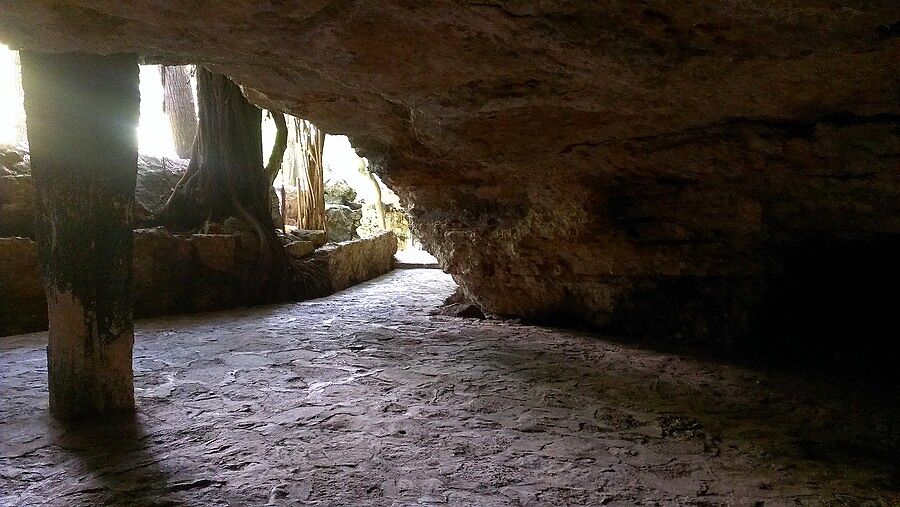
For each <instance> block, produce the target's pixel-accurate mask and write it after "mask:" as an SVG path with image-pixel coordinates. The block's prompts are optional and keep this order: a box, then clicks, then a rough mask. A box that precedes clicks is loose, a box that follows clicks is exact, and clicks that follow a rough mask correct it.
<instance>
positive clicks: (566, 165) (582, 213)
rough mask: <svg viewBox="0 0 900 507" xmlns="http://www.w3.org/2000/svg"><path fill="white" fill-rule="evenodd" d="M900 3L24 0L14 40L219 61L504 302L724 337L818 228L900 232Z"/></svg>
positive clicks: (494, 300) (459, 271)
mask: <svg viewBox="0 0 900 507" xmlns="http://www.w3.org/2000/svg"><path fill="white" fill-rule="evenodd" d="M898 20H900V11H898V8H897V4H896V1H893V0H875V1H865V2H863V1H860V0H851V1H849V2H840V3H835V2H825V1H821V0H812V1H809V2H804V3H803V4H802V5H800V4H797V3H785V2H776V1H772V0H749V1H746V2H740V3H734V2H703V1H700V0H678V1H674V2H672V1H668V2H665V1H662V0H651V1H647V2H594V1H587V0H584V1H578V0H570V1H562V0H559V1H552V0H551V1H547V2H529V1H506V0H500V1H491V2H466V3H459V2H427V3H423V2H385V1H376V0H364V1H358V2H345V1H328V0H316V1H310V2H302V3H288V4H281V3H273V2H243V1H236V0H223V1H219V2H206V3H198V2H193V1H187V0H180V1H172V0H166V1H162V0H142V1H137V0H117V1H109V0H80V1H76V0H63V1H56V0H54V1H50V0H8V1H6V2H4V3H3V9H2V11H0V40H2V41H4V42H7V43H10V44H12V45H13V46H15V47H25V48H32V49H40V50H47V51H63V50H65V51H74V50H77V51H86V52H102V53H107V52H112V51H136V52H139V53H142V54H143V55H145V57H146V59H147V60H148V61H159V62H165V63H185V62H196V63H201V64H206V65H208V66H211V67H212V68H214V69H215V70H217V71H221V72H224V73H226V74H228V75H230V76H232V77H233V78H234V79H235V80H237V81H238V82H240V83H241V84H243V85H245V86H247V87H249V88H252V89H255V90H257V91H259V92H260V93H261V94H262V95H261V96H262V97H264V99H265V100H266V101H267V103H268V104H273V105H275V106H277V107H280V108H281V109H283V110H285V111H286V112H289V113H291V114H294V115H296V116H300V117H303V118H308V119H310V120H312V121H313V122H315V123H316V124H317V125H319V126H321V127H322V128H324V129H325V130H326V131H328V132H330V133H343V134H348V135H349V136H350V137H351V139H352V140H353V142H354V145H355V146H357V147H358V148H359V150H360V152H361V154H362V155H365V156H367V157H368V158H369V161H370V164H371V165H372V167H374V168H375V169H376V170H377V172H378V173H379V175H380V176H382V177H383V178H384V180H385V181H386V182H387V183H388V184H389V185H391V186H392V188H394V189H396V190H397V191H398V193H399V194H400V195H401V197H402V198H403V199H404V203H405V204H406V205H407V207H408V208H409V209H410V212H411V214H412V217H413V219H414V222H415V226H416V228H417V232H418V235H419V236H420V237H421V238H422V241H423V243H424V244H425V245H426V246H427V247H428V248H429V249H430V250H431V251H432V252H433V253H434V254H435V255H436V256H437V257H438V258H439V259H440V261H441V263H442V265H443V267H444V268H445V269H447V270H448V271H449V272H450V273H451V274H452V275H453V276H454V278H455V279H456V281H457V282H458V283H459V284H460V285H461V286H462V290H463V292H464V294H465V296H466V297H467V298H469V299H471V300H472V301H474V302H475V303H476V304H477V305H478V306H479V307H480V308H481V309H483V310H484V311H485V312H486V313H488V314H491V315H501V316H502V315H518V316H525V317H543V318H558V317H565V318H567V319H569V318H577V319H581V320H585V321H587V322H590V323H593V324H598V325H606V326H614V327H619V328H622V329H625V330H629V331H634V332H647V331H649V332H652V333H673V334H674V333H682V334H684V333H688V334H693V335H707V336H716V337H720V336H730V335H734V334H741V333H742V332H744V331H745V330H746V329H747V327H748V323H749V322H750V321H751V320H752V319H753V318H754V317H753V314H754V311H755V309H756V308H757V307H758V305H759V304H761V302H762V301H764V300H766V299H767V298H768V293H769V292H770V291H771V290H772V287H773V285H772V283H771V281H772V278H773V277H776V278H777V277H779V276H782V274H783V273H784V271H785V268H784V265H785V259H786V258H787V257H790V256H792V255H793V252H796V251H798V249H801V250H802V248H803V245H804V244H805V243H806V242H808V241H820V240H824V241H834V242H856V243H868V242H874V243H879V242H883V241H896V238H897V237H898V234H900V171H898V165H900V164H898V162H900V136H898V118H900V116H898V115H900V100H898V95H897V90H898V89H900V73H898V72H897V69H896V65H893V64H892V63H891V62H896V61H900V38H898V36H897V35H898ZM874 243H873V244H874ZM823 275H824V273H823Z"/></svg>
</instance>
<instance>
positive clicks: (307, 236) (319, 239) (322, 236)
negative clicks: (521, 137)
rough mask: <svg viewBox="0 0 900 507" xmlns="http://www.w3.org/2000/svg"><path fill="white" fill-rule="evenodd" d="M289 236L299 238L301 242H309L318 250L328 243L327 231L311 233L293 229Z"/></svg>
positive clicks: (305, 230) (307, 230)
mask: <svg viewBox="0 0 900 507" xmlns="http://www.w3.org/2000/svg"><path fill="white" fill-rule="evenodd" d="M289 234H290V235H291V236H292V237H294V238H297V240H299V241H308V242H310V243H312V244H313V245H315V247H316V248H319V247H320V246H322V245H324V244H325V243H327V242H328V236H327V233H326V232H325V231H311V230H309V229H291V230H290V232H289Z"/></svg>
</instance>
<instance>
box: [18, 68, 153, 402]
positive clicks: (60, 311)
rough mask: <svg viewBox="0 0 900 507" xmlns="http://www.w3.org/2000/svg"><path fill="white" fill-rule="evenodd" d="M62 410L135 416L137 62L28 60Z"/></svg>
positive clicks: (26, 80) (55, 390)
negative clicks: (133, 270) (134, 271)
mask: <svg viewBox="0 0 900 507" xmlns="http://www.w3.org/2000/svg"><path fill="white" fill-rule="evenodd" d="M21 61H22V81H23V85H24V89H25V110H26V114H27V119H28V141H29V144H30V147H31V168H32V175H33V178H34V186H35V192H36V199H35V208H36V214H37V220H36V231H35V233H36V239H37V246H38V254H39V257H40V263H41V270H42V275H43V280H44V288H45V290H46V293H47V310H48V316H49V323H50V331H49V343H48V346H47V370H48V374H49V383H50V410H51V412H52V413H53V414H54V415H55V416H56V417H58V418H61V419H73V418H79V417H83V416H87V415H91V414H98V413H110V412H132V411H133V409H134V386H133V375H132V363H131V361H132V346H133V343H134V327H133V316H132V267H131V257H132V242H133V240H132V206H133V203H134V189H135V178H136V174H137V138H136V135H135V130H136V128H137V124H138V116H139V114H140V91H139V83H138V60H137V56H135V55H114V56H94V55H85V54H76V53H69V54H39V53H22V55H21Z"/></svg>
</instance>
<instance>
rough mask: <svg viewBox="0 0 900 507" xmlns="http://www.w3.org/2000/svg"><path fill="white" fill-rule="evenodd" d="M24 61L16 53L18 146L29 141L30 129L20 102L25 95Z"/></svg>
mask: <svg viewBox="0 0 900 507" xmlns="http://www.w3.org/2000/svg"><path fill="white" fill-rule="evenodd" d="M21 77H22V60H21V56H20V55H19V53H18V52H16V76H15V91H14V94H15V100H16V101H17V104H16V113H15V114H16V144H24V143H25V141H27V140H28V129H27V127H26V125H25V109H24V108H23V107H22V103H21V102H18V101H20V100H22V97H23V96H24V95H25V93H24V91H23V90H22V79H21Z"/></svg>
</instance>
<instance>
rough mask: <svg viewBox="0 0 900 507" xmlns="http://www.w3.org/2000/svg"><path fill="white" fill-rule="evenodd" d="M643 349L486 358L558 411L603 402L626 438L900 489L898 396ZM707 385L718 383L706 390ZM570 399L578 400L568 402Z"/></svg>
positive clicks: (512, 344)
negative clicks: (679, 443)
mask: <svg viewBox="0 0 900 507" xmlns="http://www.w3.org/2000/svg"><path fill="white" fill-rule="evenodd" d="M571 333H572V334H573V335H576V336H582V337H584V338H587V339H594V338H596V335H593V334H589V333H582V332H575V331H571ZM632 347H634V349H635V350H634V351H633V352H631V351H630V350H629V349H632ZM641 349H646V348H645V347H642V346H636V345H634V344H625V345H613V346H612V347H611V348H610V349H609V350H607V351H606V352H604V353H602V354H599V355H596V356H584V353H583V351H582V350H581V349H576V348H570V349H569V350H566V349H565V348H562V349H559V350H550V349H546V348H545V349H539V348H537V347H536V346H534V345H533V344H530V343H528V342H527V341H521V340H505V341H504V342H503V344H502V345H501V346H498V347H496V348H494V349H493V350H492V352H491V353H490V356H491V358H492V359H493V361H494V363H495V367H496V370H497V371H509V372H512V373H511V374H513V375H515V376H519V377H521V378H522V385H523V386H525V387H526V388H528V389H537V390H539V391H544V390H545V389H546V388H548V387H549V388H552V389H553V390H554V391H557V392H558V393H559V394H558V395H557V397H554V398H553V399H554V402H555V403H557V405H558V408H559V407H563V409H568V410H572V411H573V413H574V411H575V410H576V409H577V407H579V406H601V407H604V409H603V413H604V414H605V415H606V417H608V418H609V419H608V420H606V421H604V422H606V423H607V424H609V425H610V426H611V427H612V428H613V429H614V430H616V431H621V432H624V433H625V434H631V433H633V434H635V435H640V437H638V438H650V439H659V440H660V441H671V440H685V439H687V440H697V441H700V442H702V444H701V445H702V447H703V448H704V450H705V452H708V453H709V456H710V459H716V458H719V457H720V455H721V453H722V452H725V451H723V450H722V449H724V448H725V447H728V448H729V451H728V452H731V451H732V450H734V451H737V452H738V453H742V454H743V453H746V454H748V455H752V456H754V458H755V459H757V460H759V463H766V464H768V465H769V466H772V467H773V468H775V469H776V470H797V471H799V470H801V469H802V470H803V471H804V473H808V474H810V476H818V477H829V478H830V479H829V480H834V481H837V482H847V481H850V480H851V479H850V478H851V477H855V479H853V480H855V481H857V482H856V483H855V484H854V486H857V487H859V486H860V485H861V484H867V485H865V486H863V487H866V488H877V489H879V490H885V491H890V492H892V493H896V492H900V468H898V465H897V464H898V463H900V425H898V423H897V421H898V420H900V405H898V404H897V403H896V401H897V400H896V396H894V397H893V398H886V397H885V396H882V395H880V394H876V393H873V392H872V391H871V390H869V389H867V388H866V387H867V386H858V385H851V384H839V383H832V382H825V381H822V380H820V379H809V378H802V377H798V376H794V375H790V374H789V373H788V372H784V371H771V370H768V371H767V370H765V369H762V368H752V367H751V368H748V367H747V366H746V364H744V365H738V364H734V363H735V362H732V361H728V362H724V361H717V360H716V361H710V360H707V359H705V358H702V357H679V356H674V357H667V356H668V353H660V354H659V355H658V356H656V357H653V356H654V353H650V354H648V353H647V352H646V351H641ZM695 352H696V350H695ZM622 357H628V358H631V360H630V361H629V360H622ZM623 365H626V366H625V367H623ZM711 384H712V385H715V386H716V387H715V388H714V389H710V385H711ZM573 385H577V386H578V390H577V391H576V392H573V391H572V386H573ZM573 396H574V397H577V402H578V403H579V404H578V405H569V403H570V401H566V400H568V398H570V397H573ZM585 399H587V401H585ZM575 401H576V400H571V403H575ZM631 414H639V415H637V416H636V417H637V418H635V417H633V416H632V415H631ZM748 429H750V430H749V431H748ZM657 434H658V435H659V436H658V437H657V436H653V435H657ZM647 435H651V436H649V437H648V436H647ZM861 477H868V478H867V479H861ZM860 481H862V482H860ZM866 481H871V482H868V483H866ZM873 491H874V490H873ZM847 498H848V499H849V498H851V497H850V496H848V497H847ZM853 502H854V501H853V500H850V503H851V504H852V503H853Z"/></svg>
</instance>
